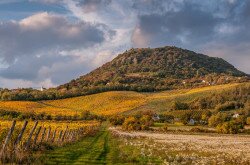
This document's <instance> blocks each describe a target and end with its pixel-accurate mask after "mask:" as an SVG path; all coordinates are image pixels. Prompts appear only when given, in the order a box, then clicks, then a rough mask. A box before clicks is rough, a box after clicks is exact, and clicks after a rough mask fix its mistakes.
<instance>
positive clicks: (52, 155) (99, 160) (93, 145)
mask: <svg viewBox="0 0 250 165" xmlns="http://www.w3.org/2000/svg"><path fill="white" fill-rule="evenodd" d="M112 154H113V152H110V135H109V132H108V131H107V130H106V128H103V129H102V130H101V131H100V132H99V133H98V134H97V135H96V136H94V137H86V138H84V139H83V140H82V141H81V142H77V143H75V144H72V145H68V146H65V147H61V148H57V149H55V150H53V151H49V152H47V153H46V154H45V156H44V157H43V158H44V160H43V161H44V163H45V164H112V163H111V162H112V161H113V156H112Z"/></svg>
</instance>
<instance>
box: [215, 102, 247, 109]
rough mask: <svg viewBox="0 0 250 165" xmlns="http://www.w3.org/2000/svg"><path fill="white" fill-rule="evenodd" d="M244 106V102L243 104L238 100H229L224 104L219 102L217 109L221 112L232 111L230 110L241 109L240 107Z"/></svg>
mask: <svg viewBox="0 0 250 165" xmlns="http://www.w3.org/2000/svg"><path fill="white" fill-rule="evenodd" d="M243 107H244V104H242V103H238V102H236V101H227V102H225V103H224V104H218V105H217V106H216V110H217V111H218V112H220V111H230V110H233V109H239V108H243Z"/></svg>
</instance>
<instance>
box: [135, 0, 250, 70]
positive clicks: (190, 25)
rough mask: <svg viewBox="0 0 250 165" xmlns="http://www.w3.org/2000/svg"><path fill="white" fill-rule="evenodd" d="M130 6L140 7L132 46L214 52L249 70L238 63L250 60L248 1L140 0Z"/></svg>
mask: <svg viewBox="0 0 250 165" xmlns="http://www.w3.org/2000/svg"><path fill="white" fill-rule="evenodd" d="M143 4H145V5H143ZM142 6H143V7H142ZM133 7H134V8H135V9H136V10H139V11H138V13H139V14H138V22H137V25H136V27H135V29H134V32H133V35H132V42H133V44H134V46H136V47H148V46H150V47H158V46H165V45H175V46H178V47H184V48H187V49H191V50H195V51H199V52H202V53H213V54H209V55H211V56H220V57H223V58H224V59H226V60H229V61H230V62H231V63H233V64H234V65H236V66H238V68H240V69H243V70H244V71H245V72H248V73H249V72H250V70H249V69H250V68H249V67H247V66H246V65H241V64H243V63H244V62H243V61H246V60H248V61H249V60H250V55H249V54H250V52H249V45H250V31H249V29H250V1H247V0H242V1H237V0H221V1H217V0H216V1H215V0H211V1H198V0H182V1H178V0H175V1H171V2H170V1H163V0H162V1H160V0H159V1H155V0H145V1H143V0H141V1H137V2H136V3H134V5H133ZM149 9H151V10H149ZM229 50H230V51H229Z"/></svg>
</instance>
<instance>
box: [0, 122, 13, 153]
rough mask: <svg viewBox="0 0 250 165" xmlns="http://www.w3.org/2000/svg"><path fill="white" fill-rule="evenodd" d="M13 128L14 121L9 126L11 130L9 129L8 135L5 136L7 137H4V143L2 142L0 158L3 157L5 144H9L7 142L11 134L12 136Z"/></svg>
mask: <svg viewBox="0 0 250 165" xmlns="http://www.w3.org/2000/svg"><path fill="white" fill-rule="evenodd" d="M15 126H16V120H14V121H13V122H12V126H11V128H10V130H9V132H8V135H7V137H6V139H5V141H4V144H3V147H2V150H1V153H0V156H2V155H3V153H4V150H5V148H6V146H7V144H8V142H9V140H10V138H11V136H12V134H13V131H14V129H15Z"/></svg>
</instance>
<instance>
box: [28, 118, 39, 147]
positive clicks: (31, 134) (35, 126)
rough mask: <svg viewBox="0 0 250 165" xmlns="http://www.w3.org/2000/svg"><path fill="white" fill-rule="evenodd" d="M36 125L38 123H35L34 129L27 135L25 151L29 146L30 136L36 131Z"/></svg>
mask: <svg viewBox="0 0 250 165" xmlns="http://www.w3.org/2000/svg"><path fill="white" fill-rule="evenodd" d="M37 124H38V121H36V122H35V125H34V127H33V128H32V130H31V132H30V134H29V137H28V140H27V142H26V144H25V149H28V147H29V145H30V141H31V138H32V135H33V133H34V131H35V129H36V126H37Z"/></svg>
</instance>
